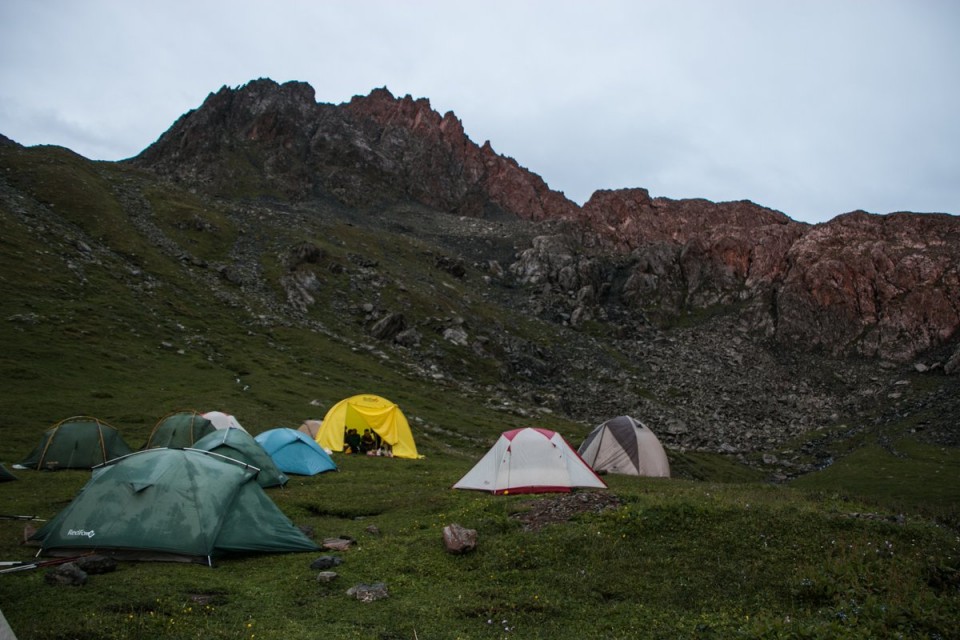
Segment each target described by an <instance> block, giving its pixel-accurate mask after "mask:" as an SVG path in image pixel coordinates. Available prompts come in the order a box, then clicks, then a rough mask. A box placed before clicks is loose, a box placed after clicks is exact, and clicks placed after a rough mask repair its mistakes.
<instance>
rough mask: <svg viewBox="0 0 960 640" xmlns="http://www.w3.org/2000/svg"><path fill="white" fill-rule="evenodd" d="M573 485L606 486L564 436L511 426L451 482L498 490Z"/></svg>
mask: <svg viewBox="0 0 960 640" xmlns="http://www.w3.org/2000/svg"><path fill="white" fill-rule="evenodd" d="M573 487H592V488H597V489H605V488H606V487H607V485H606V484H604V482H603V480H601V479H600V478H599V477H597V474H596V473H594V472H593V470H592V469H591V468H590V467H589V466H588V465H587V464H586V463H585V462H584V461H583V460H581V459H580V456H579V455H577V452H576V451H574V450H573V448H572V447H571V446H570V445H569V444H567V442H566V440H564V439H563V437H562V436H561V435H560V434H559V433H556V432H555V431H550V430H548V429H535V428H526V429H514V430H513V431H506V432H504V433H503V434H501V435H500V438H499V439H498V440H497V442H496V444H494V445H493V448H492V449H490V451H488V452H487V454H486V455H485V456H483V458H481V459H480V461H479V462H478V463H477V464H476V465H475V466H474V467H473V469H471V470H470V471H469V472H468V473H467V475H465V476H463V477H462V478H461V479H460V481H459V482H457V483H456V484H455V485H453V488H454V489H476V490H478V491H490V492H492V493H497V494H506V493H550V492H566V491H570V489H571V488H573Z"/></svg>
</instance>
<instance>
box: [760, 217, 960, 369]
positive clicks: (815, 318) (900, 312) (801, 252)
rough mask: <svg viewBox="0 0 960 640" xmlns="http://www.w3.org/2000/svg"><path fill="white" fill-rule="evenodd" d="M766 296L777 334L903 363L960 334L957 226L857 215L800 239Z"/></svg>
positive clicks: (950, 220) (959, 222) (958, 222)
mask: <svg viewBox="0 0 960 640" xmlns="http://www.w3.org/2000/svg"><path fill="white" fill-rule="evenodd" d="M786 262H787V264H788V265H789V268H788V271H787V272H786V274H785V276H784V277H783V278H782V280H781V281H780V282H779V283H778V286H777V289H776V293H775V295H774V301H775V310H774V314H775V316H776V336H777V338H779V339H780V340H782V341H786V342H790V343H794V344H809V345H814V346H817V347H821V348H823V349H825V350H828V351H831V352H834V353H839V352H842V351H845V350H852V351H855V352H856V353H859V354H861V355H866V356H881V357H884V358H888V359H891V360H907V359H909V358H912V357H913V356H914V355H916V354H917V353H919V352H921V351H924V350H926V349H928V348H930V347H934V346H936V345H940V344H943V343H944V342H946V341H947V340H949V339H950V338H951V337H953V336H954V335H955V334H956V332H957V328H958V327H960V219H958V218H956V217H955V216H947V215H918V214H907V213H898V214H894V215H889V216H876V215H870V214H868V213H864V212H862V211H857V212H853V213H849V214H846V215H843V216H839V217H837V218H834V219H833V220H831V221H830V222H827V223H825V224H822V225H818V226H816V227H814V228H813V229H811V230H810V231H809V232H808V233H806V234H804V235H803V236H802V237H801V238H799V239H798V240H797V241H796V242H795V243H794V244H793V246H792V247H791V248H790V251H789V253H788V254H787V259H786Z"/></svg>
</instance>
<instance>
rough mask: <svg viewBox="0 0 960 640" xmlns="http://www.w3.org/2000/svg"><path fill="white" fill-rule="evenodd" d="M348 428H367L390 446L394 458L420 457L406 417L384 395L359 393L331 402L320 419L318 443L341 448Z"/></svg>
mask: <svg viewBox="0 0 960 640" xmlns="http://www.w3.org/2000/svg"><path fill="white" fill-rule="evenodd" d="M347 429H356V430H357V433H359V434H362V433H363V431H364V430H365V429H370V430H371V431H373V432H374V433H376V434H377V435H378V436H379V437H380V439H381V440H382V442H384V443H386V444H387V445H389V446H390V447H391V452H392V455H393V456H394V457H396V458H417V457H419V456H418V454H417V445H416V444H415V443H414V441H413V433H412V432H411V431H410V424H409V423H408V422H407V418H406V416H404V415H403V412H402V411H400V407H398V406H397V405H395V404H394V403H392V402H390V401H389V400H387V399H386V398H381V397H380V396H375V395H368V394H361V395H356V396H352V397H350V398H346V399H344V400H341V401H340V402H338V403H337V404H335V405H333V406H332V407H331V408H330V410H329V411H327V415H326V416H324V418H323V425H322V426H321V427H320V431H319V432H318V433H317V444H319V445H320V446H321V447H323V448H324V449H327V450H328V451H343V449H344V432H345V431H346V430H347Z"/></svg>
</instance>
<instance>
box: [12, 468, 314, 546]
mask: <svg viewBox="0 0 960 640" xmlns="http://www.w3.org/2000/svg"><path fill="white" fill-rule="evenodd" d="M256 473H257V471H256V469H254V468H251V467H250V466H249V465H245V464H243V463H241V462H239V461H237V460H233V459H231V458H227V457H224V456H221V455H218V454H215V453H210V452H208V451H198V450H196V449H146V450H143V451H139V452H137V453H133V454H131V455H128V456H126V457H123V458H119V459H116V460H113V461H111V462H109V463H107V464H106V465H103V466H101V467H98V468H96V469H94V472H93V477H92V478H91V479H90V481H89V482H87V484H86V486H84V488H83V490H82V491H81V492H80V494H79V495H77V497H76V498H74V500H73V502H71V503H70V504H69V505H68V506H67V507H66V508H65V509H64V510H63V511H61V512H60V513H58V514H57V515H56V516H55V517H54V518H53V519H52V520H51V521H50V522H48V523H47V524H45V525H44V526H43V527H42V528H41V529H40V530H38V531H37V532H36V533H35V534H34V535H33V536H32V537H31V540H34V541H39V542H40V543H41V550H40V553H41V555H61V556H62V555H77V554H80V553H83V552H86V551H96V552H97V553H102V554H107V555H112V556H115V557H119V558H121V559H128V560H166V561H171V560H173V561H181V562H204V563H207V564H212V562H213V558H214V557H217V556H223V555H227V554H236V553H287V552H296V551H316V550H318V547H317V545H315V544H314V543H313V542H311V541H310V539H309V538H307V537H306V536H305V535H304V534H303V532H302V531H300V530H299V529H298V528H297V527H295V526H294V525H293V523H292V522H290V520H289V519H288V518H287V517H286V516H285V515H284V514H283V513H282V512H281V511H280V509H279V508H278V507H277V506H276V505H275V504H274V503H273V501H272V500H270V497H269V496H267V494H266V493H264V491H263V489H262V488H261V487H260V486H259V485H258V484H257V483H256V482H255V481H254V478H255V476H256Z"/></svg>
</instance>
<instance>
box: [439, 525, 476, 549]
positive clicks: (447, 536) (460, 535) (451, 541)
mask: <svg viewBox="0 0 960 640" xmlns="http://www.w3.org/2000/svg"><path fill="white" fill-rule="evenodd" d="M443 544H444V546H445V547H446V548H447V551H449V552H450V553H452V554H454V555H460V554H463V553H467V552H469V551H473V550H474V549H476V548H477V531H476V529H466V528H464V527H461V526H460V525H459V524H457V523H452V524H449V525H447V526H445V527H444V528H443Z"/></svg>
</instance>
